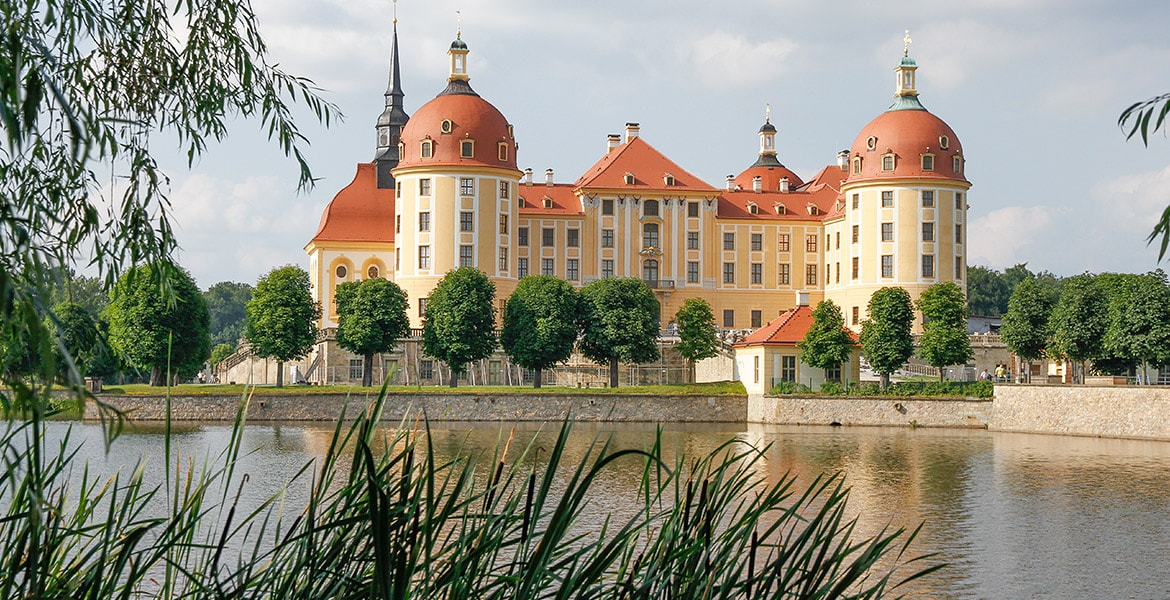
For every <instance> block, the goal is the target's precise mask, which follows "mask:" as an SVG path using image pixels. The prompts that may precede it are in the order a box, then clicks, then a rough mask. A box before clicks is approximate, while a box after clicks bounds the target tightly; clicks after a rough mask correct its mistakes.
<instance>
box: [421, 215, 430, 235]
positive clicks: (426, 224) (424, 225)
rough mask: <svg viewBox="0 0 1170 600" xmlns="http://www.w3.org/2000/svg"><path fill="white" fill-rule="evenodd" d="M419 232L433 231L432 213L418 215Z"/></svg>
mask: <svg viewBox="0 0 1170 600" xmlns="http://www.w3.org/2000/svg"><path fill="white" fill-rule="evenodd" d="M418 230H419V231H430V230H431V213H429V212H420V213H418Z"/></svg>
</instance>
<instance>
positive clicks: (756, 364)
mask: <svg viewBox="0 0 1170 600" xmlns="http://www.w3.org/2000/svg"><path fill="white" fill-rule="evenodd" d="M759 382H760V357H759V356H753V357H752V383H759Z"/></svg>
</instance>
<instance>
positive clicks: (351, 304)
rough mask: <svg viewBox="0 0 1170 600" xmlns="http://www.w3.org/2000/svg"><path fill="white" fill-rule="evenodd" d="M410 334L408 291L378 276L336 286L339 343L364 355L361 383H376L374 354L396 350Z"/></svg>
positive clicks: (364, 384)
mask: <svg viewBox="0 0 1170 600" xmlns="http://www.w3.org/2000/svg"><path fill="white" fill-rule="evenodd" d="M409 335H410V318H409V317H407V316H406V292H404V291H402V288H400V287H398V284H396V283H394V282H393V281H390V280H389V279H383V278H381V277H375V278H373V279H367V280H365V281H351V282H348V283H343V284H341V285H339V286H337V343H338V345H340V346H341V347H342V348H345V349H346V350H349V351H350V352H353V353H354V354H360V355H361V357H362V385H363V386H365V387H369V386H371V385H373V379H374V355H375V354H378V353H382V352H390V351H392V350H394V346H396V345H397V344H398V340H399V339H400V338H404V337H407V336H409Z"/></svg>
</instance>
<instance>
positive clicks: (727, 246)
mask: <svg viewBox="0 0 1170 600" xmlns="http://www.w3.org/2000/svg"><path fill="white" fill-rule="evenodd" d="M723 249H724V250H735V234H734V233H725V234H723Z"/></svg>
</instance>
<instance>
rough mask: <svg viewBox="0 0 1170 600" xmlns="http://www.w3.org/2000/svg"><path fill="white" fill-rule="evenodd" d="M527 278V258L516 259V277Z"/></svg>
mask: <svg viewBox="0 0 1170 600" xmlns="http://www.w3.org/2000/svg"><path fill="white" fill-rule="evenodd" d="M527 276H528V259H527V258H517V259H516V277H527Z"/></svg>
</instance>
